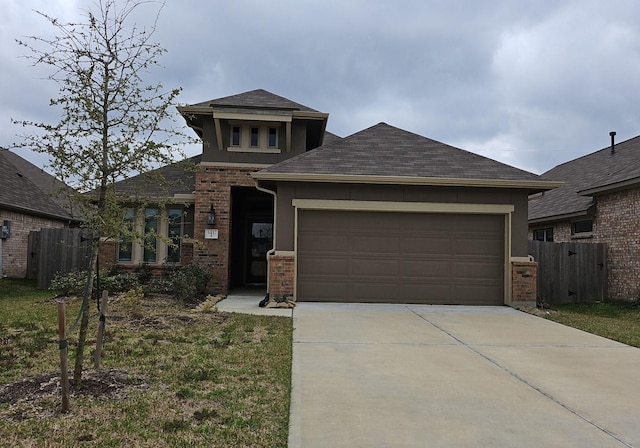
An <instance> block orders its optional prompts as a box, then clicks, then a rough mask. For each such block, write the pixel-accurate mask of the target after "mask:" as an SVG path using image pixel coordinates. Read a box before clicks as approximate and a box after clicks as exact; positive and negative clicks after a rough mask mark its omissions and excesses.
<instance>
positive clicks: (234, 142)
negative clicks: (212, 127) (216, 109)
mask: <svg viewBox="0 0 640 448" xmlns="http://www.w3.org/2000/svg"><path fill="white" fill-rule="evenodd" d="M231 146H240V126H232V127H231Z"/></svg>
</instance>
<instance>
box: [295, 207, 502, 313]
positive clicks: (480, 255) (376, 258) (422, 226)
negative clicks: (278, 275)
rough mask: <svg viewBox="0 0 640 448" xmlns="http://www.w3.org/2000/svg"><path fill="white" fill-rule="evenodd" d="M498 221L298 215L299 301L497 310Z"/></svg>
mask: <svg viewBox="0 0 640 448" xmlns="http://www.w3.org/2000/svg"><path fill="white" fill-rule="evenodd" d="M504 226H505V217H504V215H501V214H452V213H449V214H447V213H406V212H380V211H344V210H299V212H298V217H297V248H296V253H297V276H296V287H297V289H296V296H297V300H300V301H334V302H345V301H346V302H384V303H390V302H397V303H424V304H460V305H502V304H504V290H505V287H504V284H505V280H504V275H505V272H504V270H505V260H504V257H505V227H504Z"/></svg>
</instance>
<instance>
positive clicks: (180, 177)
mask: <svg viewBox="0 0 640 448" xmlns="http://www.w3.org/2000/svg"><path fill="white" fill-rule="evenodd" d="M201 159H202V156H201V155H198V156H194V157H190V158H188V159H186V162H187V163H186V164H185V163H184V162H185V161H183V162H177V163H172V164H171V165H167V166H163V167H161V168H158V169H156V170H152V171H149V172H147V173H143V174H139V175H137V176H133V177H130V178H128V179H125V180H122V181H120V182H116V184H115V188H116V193H117V194H118V195H122V196H130V197H132V198H135V197H141V196H144V197H147V198H167V197H168V198H176V197H178V196H179V195H191V194H193V193H194V191H195V189H196V181H195V166H196V165H197V164H199V163H200V160H201ZM160 177H161V178H162V179H163V181H162V182H158V180H159V178H160Z"/></svg>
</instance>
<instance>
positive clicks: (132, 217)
mask: <svg viewBox="0 0 640 448" xmlns="http://www.w3.org/2000/svg"><path fill="white" fill-rule="evenodd" d="M123 219H124V220H125V221H127V227H129V230H130V231H133V230H134V229H135V227H136V209H135V208H134V207H127V209H126V211H125V215H124V217H123ZM122 244H128V245H129V247H130V250H129V252H130V259H129V260H122V259H121V258H120V248H121V246H122ZM134 250H135V244H134V242H133V240H131V239H127V240H125V239H124V238H121V239H120V240H119V241H118V245H117V249H116V261H117V263H123V264H125V263H126V264H129V263H133V262H134V260H135V252H134Z"/></svg>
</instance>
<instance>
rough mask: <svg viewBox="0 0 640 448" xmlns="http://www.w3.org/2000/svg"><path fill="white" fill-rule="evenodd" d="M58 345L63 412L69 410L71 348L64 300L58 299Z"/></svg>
mask: <svg viewBox="0 0 640 448" xmlns="http://www.w3.org/2000/svg"><path fill="white" fill-rule="evenodd" d="M58 347H59V348H60V386H61V388H62V412H67V411H68V410H69V357H68V355H69V353H68V351H69V348H68V347H67V329H66V322H65V313H64V301H63V300H58Z"/></svg>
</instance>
